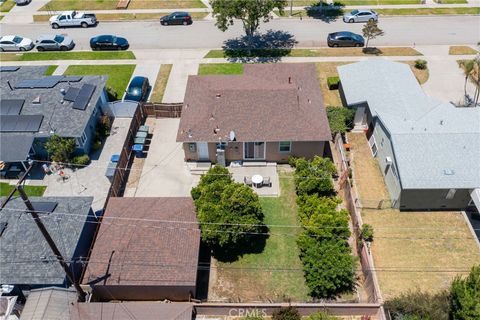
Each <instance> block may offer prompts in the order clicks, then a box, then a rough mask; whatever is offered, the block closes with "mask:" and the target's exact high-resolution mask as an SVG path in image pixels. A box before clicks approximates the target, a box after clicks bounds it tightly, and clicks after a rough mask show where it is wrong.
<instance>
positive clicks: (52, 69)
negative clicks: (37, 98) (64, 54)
mask: <svg viewBox="0 0 480 320" xmlns="http://www.w3.org/2000/svg"><path fill="white" fill-rule="evenodd" d="M57 68H58V66H57V65H51V66H48V68H47V70H45V72H44V73H43V74H44V75H45V76H51V75H52V74H53V73H54V72H55V70H57Z"/></svg>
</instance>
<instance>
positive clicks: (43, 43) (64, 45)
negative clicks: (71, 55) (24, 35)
mask: <svg viewBox="0 0 480 320" xmlns="http://www.w3.org/2000/svg"><path fill="white" fill-rule="evenodd" d="M35 44H36V46H37V50H38V51H45V50H52V51H67V50H72V49H73V47H75V43H74V42H73V40H72V38H70V37H67V36H62V35H53V34H48V35H43V36H40V37H39V38H38V39H37V41H35Z"/></svg>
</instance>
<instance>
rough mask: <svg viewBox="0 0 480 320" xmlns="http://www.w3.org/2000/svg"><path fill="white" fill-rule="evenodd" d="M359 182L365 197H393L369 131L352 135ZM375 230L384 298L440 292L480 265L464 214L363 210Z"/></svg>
mask: <svg viewBox="0 0 480 320" xmlns="http://www.w3.org/2000/svg"><path fill="white" fill-rule="evenodd" d="M348 138H349V143H350V145H351V146H352V151H351V152H352V153H353V167H354V176H355V185H356V187H357V190H358V193H359V197H360V200H361V201H366V200H367V199H368V200H375V201H379V200H382V199H386V198H388V192H387V189H386V186H385V183H384V181H383V176H382V174H381V172H380V170H379V167H378V163H377V162H376V160H375V159H374V158H373V157H372V155H371V153H370V149H369V147H368V144H367V140H366V137H365V135H364V134H361V133H360V134H349V135H348ZM362 217H363V220H364V222H365V223H368V224H371V225H372V226H373V228H374V230H375V240H374V242H373V246H372V250H373V256H374V261H375V269H378V270H379V271H378V272H377V276H378V279H379V282H380V288H381V290H382V293H383V296H384V298H387V299H388V298H390V297H393V296H396V295H398V294H400V293H401V292H404V291H407V290H409V289H413V290H415V289H417V288H418V289H421V290H425V291H430V292H437V291H439V290H442V289H445V288H447V287H448V286H449V285H450V282H451V280H452V279H453V278H454V277H455V276H456V275H457V274H466V273H468V270H469V269H470V267H471V266H472V265H474V264H478V263H480V252H479V250H478V247H477V246H476V243H475V241H474V239H473V237H472V235H471V233H470V230H469V229H468V226H467V223H466V222H465V220H464V218H463V216H462V214H461V213H460V212H400V211H398V210H395V209H386V210H372V209H362Z"/></svg>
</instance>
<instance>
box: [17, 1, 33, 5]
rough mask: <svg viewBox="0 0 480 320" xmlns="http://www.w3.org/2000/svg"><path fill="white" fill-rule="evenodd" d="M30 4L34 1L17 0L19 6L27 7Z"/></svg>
mask: <svg viewBox="0 0 480 320" xmlns="http://www.w3.org/2000/svg"><path fill="white" fill-rule="evenodd" d="M30 2H32V0H15V3H16V4H17V6H26V5H27V4H29V3H30Z"/></svg>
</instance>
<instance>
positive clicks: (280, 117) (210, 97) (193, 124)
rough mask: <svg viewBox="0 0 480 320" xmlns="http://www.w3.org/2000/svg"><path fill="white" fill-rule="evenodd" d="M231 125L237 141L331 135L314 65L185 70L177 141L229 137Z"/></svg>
mask: <svg viewBox="0 0 480 320" xmlns="http://www.w3.org/2000/svg"><path fill="white" fill-rule="evenodd" d="M215 129H219V130H218V132H217V133H215ZM230 131H234V132H235V137H236V140H237V141H326V140H330V139H331V133H330V127H329V125H328V119H327V115H326V112H325V108H324V105H323V98H322V95H321V92H320V86H319V84H318V80H317V72H316V68H315V65H314V64H309V63H296V64H285V63H278V64H266V65H258V64H256V65H244V74H243V75H213V76H190V77H189V78H188V83H187V91H186V94H185V101H184V107H183V110H182V117H181V119H180V127H179V130H178V134H177V141H180V142H189V141H191V142H195V141H204V142H218V141H228V137H229V133H230ZM189 135H190V136H191V137H189Z"/></svg>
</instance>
